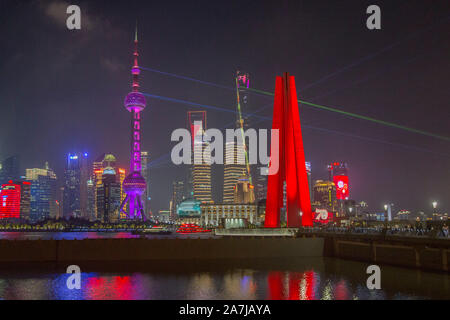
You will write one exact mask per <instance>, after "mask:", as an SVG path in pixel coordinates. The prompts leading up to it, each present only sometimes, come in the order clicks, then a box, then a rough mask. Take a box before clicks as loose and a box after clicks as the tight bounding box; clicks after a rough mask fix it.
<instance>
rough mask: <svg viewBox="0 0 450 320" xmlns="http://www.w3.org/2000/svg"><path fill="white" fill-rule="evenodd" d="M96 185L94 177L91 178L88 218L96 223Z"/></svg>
mask: <svg viewBox="0 0 450 320" xmlns="http://www.w3.org/2000/svg"><path fill="white" fill-rule="evenodd" d="M95 192H96V190H95V184H94V179H93V177H90V178H89V180H88V181H87V216H88V219H89V221H94V220H96V218H97V215H96V214H95V208H96V207H97V206H96V205H95Z"/></svg>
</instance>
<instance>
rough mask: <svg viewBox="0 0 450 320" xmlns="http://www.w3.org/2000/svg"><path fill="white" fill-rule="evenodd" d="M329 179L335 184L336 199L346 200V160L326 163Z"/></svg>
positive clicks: (347, 190) (347, 191)
mask: <svg viewBox="0 0 450 320" xmlns="http://www.w3.org/2000/svg"><path fill="white" fill-rule="evenodd" d="M328 173H329V180H330V181H333V182H334V184H335V185H336V198H337V199H338V200H348V198H349V191H350V190H349V182H348V166H347V163H346V162H333V163H332V164H330V165H328Z"/></svg>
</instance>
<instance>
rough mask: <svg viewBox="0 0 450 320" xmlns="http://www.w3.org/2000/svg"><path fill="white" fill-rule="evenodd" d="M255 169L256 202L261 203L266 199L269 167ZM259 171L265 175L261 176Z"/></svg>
mask: <svg viewBox="0 0 450 320" xmlns="http://www.w3.org/2000/svg"><path fill="white" fill-rule="evenodd" d="M257 169H258V170H257V171H256V175H255V177H256V178H255V187H256V188H255V189H256V200H258V201H261V200H263V199H266V197H267V174H268V172H269V167H268V166H264V167H259V168H257ZM261 170H262V171H263V172H264V173H265V174H262V172H261Z"/></svg>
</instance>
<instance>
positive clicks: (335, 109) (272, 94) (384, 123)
mask: <svg viewBox="0 0 450 320" xmlns="http://www.w3.org/2000/svg"><path fill="white" fill-rule="evenodd" d="M247 90H249V91H253V92H256V93H260V94H263V95H266V96H274V95H275V94H274V93H272V92H267V91H263V90H258V89H254V88H247ZM297 101H298V102H299V103H302V104H306V105H308V106H311V107H315V108H318V109H322V110H327V111H331V112H336V113H340V114H343V115H346V116H349V117H353V118H356V119H362V120H367V121H371V122H375V123H379V124H382V125H385V126H389V127H392V128H397V129H402V130H406V131H409V132H414V133H418V134H422V135H425V136H429V137H433V138H437V139H441V140H444V141H450V138H449V137H445V136H441V135H438V134H435V133H431V132H427V131H423V130H418V129H414V128H410V127H406V126H402V125H400V124H396V123H393V122H388V121H384V120H379V119H375V118H372V117H367V116H363V115H360V114H356V113H353V112H347V111H344V110H340V109H337V108H332V107H327V106H324V105H320V104H317V103H312V102H308V101H304V100H300V99H298V100H297Z"/></svg>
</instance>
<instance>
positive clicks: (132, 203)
mask: <svg viewBox="0 0 450 320" xmlns="http://www.w3.org/2000/svg"><path fill="white" fill-rule="evenodd" d="M138 56H139V54H138V38H137V26H136V32H135V37H134V52H133V58H134V64H133V67H132V68H131V74H132V75H133V85H132V86H133V89H132V91H131V92H130V93H129V94H127V96H126V97H125V101H124V106H125V108H126V109H127V110H128V111H129V112H130V114H131V155H130V174H129V175H128V176H127V177H126V178H125V179H124V180H123V185H122V186H123V190H124V192H125V193H126V197H125V199H124V200H123V202H122V204H121V205H120V212H121V213H124V214H125V215H126V216H127V218H128V219H145V214H144V206H143V203H142V195H143V194H144V192H145V190H146V188H147V184H146V182H145V179H144V177H142V175H141V111H142V110H144V109H145V106H146V102H145V97H144V95H143V94H142V93H140V92H139V73H140V72H141V70H140V68H139V65H138ZM127 204H128V210H126V205H127ZM127 211H128V212H127Z"/></svg>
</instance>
